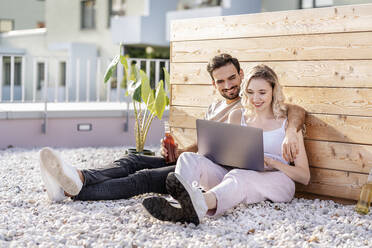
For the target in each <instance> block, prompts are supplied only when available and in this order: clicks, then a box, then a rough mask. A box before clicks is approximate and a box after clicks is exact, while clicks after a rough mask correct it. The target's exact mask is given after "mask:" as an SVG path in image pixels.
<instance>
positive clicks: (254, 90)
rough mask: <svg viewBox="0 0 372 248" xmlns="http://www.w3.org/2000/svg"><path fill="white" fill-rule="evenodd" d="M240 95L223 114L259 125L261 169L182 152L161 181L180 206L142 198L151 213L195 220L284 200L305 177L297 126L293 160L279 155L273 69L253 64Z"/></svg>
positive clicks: (281, 113) (281, 126) (283, 122)
mask: <svg viewBox="0 0 372 248" xmlns="http://www.w3.org/2000/svg"><path fill="white" fill-rule="evenodd" d="M240 96H241V98H242V106H243V109H236V110H234V111H233V112H231V113H230V114H229V119H228V120H229V123H234V124H240V125H243V126H251V127H257V128H262V129H263V139H264V152H265V157H264V162H265V171H264V172H257V171H252V170H244V169H232V170H228V169H227V168H225V167H222V166H220V165H218V164H215V163H213V162H212V161H210V160H209V159H207V158H206V157H204V156H202V155H199V154H196V153H183V154H182V155H181V156H180V157H179V159H178V162H177V165H176V170H175V173H170V174H169V175H168V177H167V181H166V186H167V190H168V192H169V193H170V194H171V195H172V196H173V198H175V199H176V200H177V201H179V203H180V204H181V208H175V207H173V206H171V205H170V204H169V203H168V202H167V201H166V200H165V199H164V198H160V197H151V198H147V199H145V200H144V202H143V205H144V207H145V208H146V209H147V211H148V212H149V213H150V214H151V215H152V216H154V217H155V218H158V219H160V220H167V221H173V222H186V223H194V224H196V225H198V224H199V223H200V221H201V220H202V218H203V217H204V216H205V215H210V216H217V215H220V214H222V213H224V212H225V211H226V210H228V209H230V208H232V207H234V206H236V205H237V204H239V203H246V204H251V203H257V202H260V201H264V200H271V201H273V202H289V201H291V200H292V198H293V196H294V193H295V183H294V182H299V183H301V184H305V185H306V184H308V183H309V180H310V172H309V165H308V160H307V156H306V152H305V146H304V142H303V136H302V132H301V131H300V132H297V138H298V140H299V153H298V155H297V157H296V159H295V161H294V166H291V165H289V164H288V162H286V160H285V159H284V158H283V157H282V151H281V144H282V142H283V139H284V137H285V129H286V126H287V119H286V107H285V104H284V97H283V94H282V91H281V87H280V85H279V82H278V77H277V75H276V74H275V72H274V71H273V70H272V69H271V68H269V67H268V66H266V65H258V66H256V67H254V68H253V69H252V71H251V73H250V74H249V76H248V80H247V81H246V82H244V83H243V84H242V87H241V92H240ZM200 186H201V187H202V188H203V189H204V190H205V192H204V193H203V191H202V190H201V189H200Z"/></svg>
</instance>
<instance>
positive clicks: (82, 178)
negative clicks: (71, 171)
mask: <svg viewBox="0 0 372 248" xmlns="http://www.w3.org/2000/svg"><path fill="white" fill-rule="evenodd" d="M77 172H78V174H79V178H80V180H81V182H82V183H83V184H84V180H85V178H84V175H83V173H82V172H81V171H80V170H77Z"/></svg>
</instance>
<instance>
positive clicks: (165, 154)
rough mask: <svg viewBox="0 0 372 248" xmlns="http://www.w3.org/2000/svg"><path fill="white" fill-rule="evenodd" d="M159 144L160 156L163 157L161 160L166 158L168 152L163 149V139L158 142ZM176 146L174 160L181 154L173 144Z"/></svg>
mask: <svg viewBox="0 0 372 248" xmlns="http://www.w3.org/2000/svg"><path fill="white" fill-rule="evenodd" d="M160 144H161V147H160V155H161V156H162V157H163V158H166V157H167V156H168V150H167V148H166V147H165V144H164V139H161V140H160ZM175 145H176V152H175V153H176V154H175V156H176V160H177V159H178V157H179V156H180V154H181V153H182V151H181V150H180V149H178V144H177V143H175Z"/></svg>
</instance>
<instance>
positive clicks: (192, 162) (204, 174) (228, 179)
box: [176, 152, 295, 216]
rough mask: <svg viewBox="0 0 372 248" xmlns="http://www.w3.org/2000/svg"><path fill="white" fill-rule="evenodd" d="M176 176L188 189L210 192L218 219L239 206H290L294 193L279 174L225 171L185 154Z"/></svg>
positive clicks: (181, 157)
mask: <svg viewBox="0 0 372 248" xmlns="http://www.w3.org/2000/svg"><path fill="white" fill-rule="evenodd" d="M176 173H178V174H180V175H181V176H182V177H183V178H184V179H185V180H186V181H187V182H188V183H190V185H195V184H197V185H198V186H201V187H202V188H203V189H204V190H207V191H210V192H213V193H214V194H215V196H216V198H217V209H216V211H213V212H211V211H208V215H211V216H217V215H220V214H222V213H223V212H225V211H226V210H228V209H230V208H232V207H235V206H236V205H238V204H239V203H245V204H251V203H257V202H260V201H264V200H271V201H273V202H289V201H291V200H292V198H293V196H294V193H295V184H294V182H293V181H292V179H290V178H289V177H288V176H287V175H286V174H284V173H283V172H281V171H265V172H257V171H252V170H243V169H233V170H230V171H228V170H226V169H225V168H223V167H221V166H220V165H217V164H215V163H213V162H212V161H211V160H209V159H207V158H206V157H204V156H202V155H199V154H197V153H192V152H184V153H182V154H181V156H180V157H179V158H178V161H177V165H176Z"/></svg>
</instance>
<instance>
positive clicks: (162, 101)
mask: <svg viewBox="0 0 372 248" xmlns="http://www.w3.org/2000/svg"><path fill="white" fill-rule="evenodd" d="M163 84H164V83H163V80H160V82H159V84H158V87H157V89H156V96H155V115H156V116H157V117H158V119H159V120H161V118H162V117H163V113H164V109H165V105H166V94H165V91H164V85H163Z"/></svg>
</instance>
